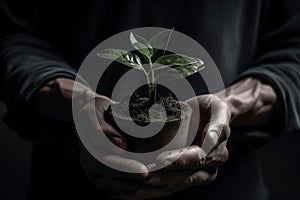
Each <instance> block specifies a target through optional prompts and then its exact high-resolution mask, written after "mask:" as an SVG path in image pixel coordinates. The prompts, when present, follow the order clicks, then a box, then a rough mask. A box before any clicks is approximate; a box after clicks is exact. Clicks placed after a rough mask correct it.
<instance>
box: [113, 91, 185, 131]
mask: <svg viewBox="0 0 300 200" xmlns="http://www.w3.org/2000/svg"><path fill="white" fill-rule="evenodd" d="M128 100H129V113H130V117H131V118H132V120H133V121H134V122H135V123H136V124H138V125H140V126H146V125H148V124H149V123H150V122H151V119H150V117H149V109H150V108H151V106H152V104H151V103H150V101H149V98H148V97H141V96H139V95H136V94H134V95H132V96H131V97H126V98H124V100H122V101H121V102H120V103H117V104H115V105H114V109H115V111H116V112H117V113H118V114H119V115H120V116H123V117H129V116H126V113H127V112H126V111H127V110H128V104H127V102H128ZM156 104H160V105H161V106H163V107H164V109H165V111H166V114H167V119H166V122H171V121H174V120H180V116H181V109H183V110H184V109H185V108H184V107H183V108H181V106H186V105H184V104H180V103H179V101H178V100H176V99H174V98H173V97H172V96H171V95H168V96H166V97H160V98H159V100H158V101H157V102H156ZM152 111H153V116H155V119H156V120H158V121H159V120H163V119H164V117H163V116H164V115H163V114H164V113H163V111H161V110H155V109H154V110H152Z"/></svg>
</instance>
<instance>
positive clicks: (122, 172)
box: [104, 155, 149, 179]
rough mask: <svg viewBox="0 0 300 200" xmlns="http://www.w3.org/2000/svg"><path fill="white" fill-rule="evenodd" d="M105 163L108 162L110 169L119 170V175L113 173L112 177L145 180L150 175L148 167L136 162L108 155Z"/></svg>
mask: <svg viewBox="0 0 300 200" xmlns="http://www.w3.org/2000/svg"><path fill="white" fill-rule="evenodd" d="M104 161H106V162H107V164H109V166H110V167H112V168H114V169H117V170H118V171H117V170H116V171H117V173H111V176H112V177H119V178H133V179H136V178H140V179H143V178H146V177H147V176H148V174H149V172H148V169H147V167H146V166H145V165H144V164H143V163H141V162H139V161H136V160H131V159H127V158H122V157H120V156H112V155H108V156H105V157H104ZM113 172H114V171H113ZM127 172H131V173H127Z"/></svg>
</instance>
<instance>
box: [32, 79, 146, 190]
mask: <svg viewBox="0 0 300 200" xmlns="http://www.w3.org/2000/svg"><path fill="white" fill-rule="evenodd" d="M74 84H76V85H75V87H74ZM72 95H74V99H73V100H74V101H75V105H76V106H75V107H77V108H78V112H80V113H79V116H80V117H81V120H84V123H82V125H83V128H84V130H85V131H88V132H90V134H101V133H102V134H105V135H106V136H107V137H108V138H109V139H110V140H111V141H112V142H113V143H114V144H115V145H116V146H118V147H120V148H121V149H126V148H127V144H126V140H125V139H124V137H123V136H122V135H121V134H120V133H118V132H117V131H116V129H115V128H114V127H113V126H111V125H110V124H109V123H107V122H106V120H105V118H104V113H105V109H106V108H107V107H108V105H110V104H111V103H113V102H112V101H111V100H110V99H109V98H107V97H105V96H101V95H98V94H95V93H94V92H93V91H91V90H90V89H89V88H87V87H85V86H83V85H81V84H79V83H75V82H74V81H73V80H70V79H65V78H59V79H55V80H53V81H51V82H49V83H48V84H46V85H45V86H44V87H43V88H41V89H40V91H39V92H38V93H37V94H36V102H37V107H36V109H37V111H38V112H39V113H40V115H42V116H46V117H47V118H48V119H49V118H50V119H52V118H53V120H55V121H57V120H59V121H61V123H66V122H71V121H73V117H72ZM93 100H94V101H93ZM94 110H95V111H96V116H97V117H96V118H95V117H94V116H95V115H93V113H94ZM57 113H62V114H60V115H58V116H57ZM79 145H80V147H81V155H80V159H81V165H82V168H83V169H84V171H85V172H86V173H87V176H88V178H89V179H90V180H91V182H92V183H93V184H94V185H95V186H96V187H98V188H101V189H107V190H109V191H110V192H111V193H112V194H115V193H119V192H120V191H121V190H122V191H130V192H133V191H136V190H138V189H139V188H140V187H141V186H142V185H141V184H140V181H141V180H143V179H144V178H145V177H147V176H148V170H147V167H146V166H145V165H143V164H142V163H140V162H138V161H135V160H130V159H125V158H123V157H122V152H114V153H113V154H105V151H106V150H105V149H102V150H101V151H102V152H103V153H104V154H103V157H102V158H101V159H102V160H105V161H106V163H108V164H109V165H112V166H118V167H122V168H124V169H128V171H137V172H140V173H137V174H132V173H125V172H119V171H117V170H114V169H112V168H110V167H107V166H106V165H104V164H102V163H100V162H99V161H98V160H97V159H95V158H94V157H93V156H92V155H91V154H90V153H89V152H88V151H87V149H86V148H85V147H84V145H83V144H82V143H81V142H80V140H79Z"/></svg>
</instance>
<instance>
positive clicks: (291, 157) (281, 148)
mask: <svg viewBox="0 0 300 200" xmlns="http://www.w3.org/2000/svg"><path fill="white" fill-rule="evenodd" d="M4 112H5V107H4V106H3V104H0V117H2V116H3V114H4ZM299 141H300V133H291V134H287V135H284V136H280V137H277V138H274V139H271V141H269V142H267V143H266V144H264V145H263V146H262V147H259V148H258V149H257V151H256V154H257V155H259V159H260V161H261V165H262V176H263V181H264V184H265V185H266V187H267V189H268V193H269V197H270V199H285V198H289V199H300V173H299V169H300V160H299V159H300V145H299ZM31 150H32V149H31V143H30V142H27V141H25V140H23V139H21V138H20V137H19V136H18V135H17V134H16V133H15V132H13V131H11V130H10V129H8V127H7V126H6V125H5V124H4V123H3V122H2V121H1V120H0V199H1V200H8V199H9V200H10V199H13V200H18V199H20V200H26V199H28V198H27V195H28V193H29V191H30V175H31ZM243 162H244V163H246V165H247V158H245V159H244V160H243ZM49 170H51V169H49ZM242 174H245V176H247V174H248V171H246V170H245V171H243V173H242ZM234 178H238V179H240V178H243V177H234ZM233 190H238V188H233ZM241 199H242V198H241Z"/></svg>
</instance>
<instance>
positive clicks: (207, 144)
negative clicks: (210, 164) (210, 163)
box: [201, 97, 230, 153]
mask: <svg viewBox="0 0 300 200" xmlns="http://www.w3.org/2000/svg"><path fill="white" fill-rule="evenodd" d="M216 98H217V97H213V98H211V103H210V109H209V112H210V118H209V122H208V123H207V125H206V127H205V128H204V134H203V137H204V138H203V140H202V145H201V148H202V149H203V150H204V151H205V152H206V153H209V152H211V151H212V149H213V148H214V147H215V146H216V145H217V144H218V143H220V142H222V141H224V140H226V139H227V138H228V137H229V134H230V128H229V121H230V112H229V107H228V106H227V104H226V103H225V102H223V101H221V100H218V99H216Z"/></svg>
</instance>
